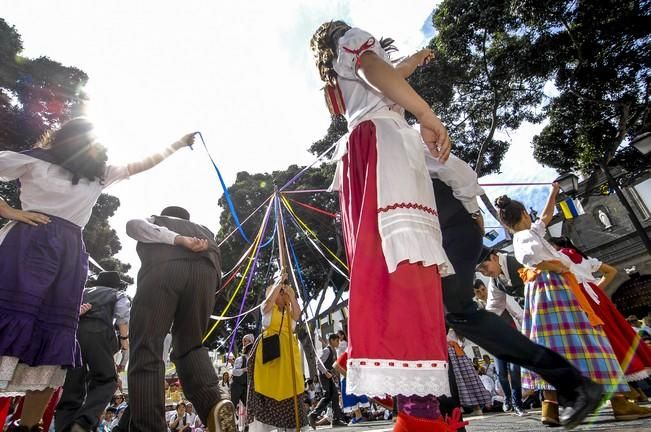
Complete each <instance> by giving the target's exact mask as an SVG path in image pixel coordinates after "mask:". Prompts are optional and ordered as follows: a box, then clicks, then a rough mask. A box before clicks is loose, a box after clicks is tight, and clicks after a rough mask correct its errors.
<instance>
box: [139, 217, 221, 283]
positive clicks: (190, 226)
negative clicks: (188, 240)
mask: <svg viewBox="0 0 651 432" xmlns="http://www.w3.org/2000/svg"><path fill="white" fill-rule="evenodd" d="M154 224H156V225H158V226H162V227H165V228H168V229H170V230H171V231H174V232H176V233H178V234H179V235H182V236H187V237H196V238H199V239H206V240H208V250H207V251H204V252H199V253H197V252H192V251H189V250H187V249H185V248H184V247H181V246H174V245H167V244H161V243H142V242H138V246H136V251H137V252H138V256H139V257H140V261H141V262H142V267H141V268H140V271H141V272H143V273H142V274H145V273H146V272H147V271H149V270H152V269H154V268H156V267H158V266H160V265H162V264H165V263H166V262H169V261H177V260H187V261H194V260H205V261H206V262H207V263H209V264H210V265H212V266H213V267H214V268H215V270H217V273H218V274H220V273H221V263H220V254H219V247H218V246H217V243H216V242H215V236H214V234H213V233H212V232H210V230H209V229H208V228H206V227H204V226H201V225H198V224H196V223H193V222H190V221H188V220H185V219H179V218H175V217H167V216H154Z"/></svg>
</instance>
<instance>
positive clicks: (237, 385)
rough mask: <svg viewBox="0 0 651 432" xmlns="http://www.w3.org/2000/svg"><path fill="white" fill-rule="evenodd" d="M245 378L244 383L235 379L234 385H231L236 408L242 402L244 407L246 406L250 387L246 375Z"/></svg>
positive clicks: (232, 399) (232, 398) (232, 400)
mask: <svg viewBox="0 0 651 432" xmlns="http://www.w3.org/2000/svg"><path fill="white" fill-rule="evenodd" d="M244 377H245V379H244V383H241V382H239V381H238V380H236V379H235V378H233V383H232V384H231V402H233V405H235V406H237V403H238V402H242V405H244V406H246V393H247V389H248V385H247V384H246V374H245V375H244ZM236 378H237V377H236Z"/></svg>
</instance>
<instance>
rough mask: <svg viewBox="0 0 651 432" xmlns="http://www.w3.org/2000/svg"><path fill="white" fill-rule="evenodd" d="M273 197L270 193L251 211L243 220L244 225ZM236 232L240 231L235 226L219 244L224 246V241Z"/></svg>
mask: <svg viewBox="0 0 651 432" xmlns="http://www.w3.org/2000/svg"><path fill="white" fill-rule="evenodd" d="M272 197H273V195H269V196H268V197H267V198H266V199H265V200H264V201H262V204H260V205H259V206H258V207H257V208H256V209H255V210H253V211H252V212H251V214H249V215H248V216H247V217H246V219H244V220H243V221H242V225H244V224H245V223H247V221H248V220H249V219H251V218H252V217H253V215H254V214H256V213H257V212H258V211H259V210H260V209H261V208H262V207H264V205H265V204H266V203H267V202H268V201H269V200H270V199H271V198H272ZM236 232H238V231H237V228H235V229H234V230H232V231H231V232H229V233H228V235H227V236H226V237H224V239H223V240H222V241H221V242H219V244H218V245H217V246H219V247H221V246H222V245H223V244H224V243H226V241H227V240H228V239H229V238H231V237H232V236H233V234H235V233H236Z"/></svg>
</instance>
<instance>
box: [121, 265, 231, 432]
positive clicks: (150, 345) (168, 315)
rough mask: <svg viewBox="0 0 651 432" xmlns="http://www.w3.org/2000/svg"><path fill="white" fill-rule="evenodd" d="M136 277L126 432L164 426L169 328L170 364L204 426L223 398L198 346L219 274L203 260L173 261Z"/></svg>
mask: <svg viewBox="0 0 651 432" xmlns="http://www.w3.org/2000/svg"><path fill="white" fill-rule="evenodd" d="M142 273H143V272H142V270H141V273H140V274H138V290H137V292H136V296H135V298H134V299H133V304H132V306H131V322H130V324H129V339H130V343H131V350H130V353H129V406H130V414H131V422H130V431H132V432H133V431H135V432H160V431H164V430H167V425H166V424H165V389H164V378H165V364H164V362H163V342H164V339H165V336H166V335H167V333H168V331H169V329H170V326H172V354H171V356H170V358H171V360H172V361H173V362H174V364H175V365H176V372H177V373H178V376H179V379H180V380H181V385H182V386H183V392H184V393H185V396H186V397H187V398H188V399H189V400H190V402H192V404H193V405H194V407H195V408H196V410H197V414H198V415H199V417H200V418H201V421H202V422H203V423H204V424H207V418H208V414H209V412H210V410H211V409H212V407H213V406H215V404H217V402H218V401H219V400H221V399H222V395H221V392H220V390H219V381H218V379H217V375H216V373H215V369H214V367H213V365H212V364H211V362H210V358H209V357H208V350H207V349H206V348H204V347H203V346H202V342H201V341H202V339H203V336H204V334H205V332H206V329H207V327H208V323H209V318H210V314H211V313H212V310H213V306H214V303H215V288H216V287H217V285H218V274H217V271H216V270H215V268H214V267H213V266H211V265H210V264H209V263H208V261H204V260H196V261H194V260H178V261H171V262H167V263H165V265H161V266H158V267H156V268H155V269H151V270H149V271H147V272H145V273H144V274H142Z"/></svg>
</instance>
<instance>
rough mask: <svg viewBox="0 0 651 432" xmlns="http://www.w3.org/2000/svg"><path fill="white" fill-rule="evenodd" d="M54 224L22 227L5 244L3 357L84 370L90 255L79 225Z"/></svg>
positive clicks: (0, 301)
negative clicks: (83, 318)
mask: <svg viewBox="0 0 651 432" xmlns="http://www.w3.org/2000/svg"><path fill="white" fill-rule="evenodd" d="M50 219H51V220H52V222H51V223H49V224H46V225H38V226H31V225H27V224H24V223H18V224H16V225H15V226H14V227H13V228H12V229H11V230H10V231H9V233H8V234H7V236H6V237H5V239H4V241H3V242H2V244H0V356H10V357H17V358H18V359H20V361H21V362H22V363H25V364H27V365H29V366H43V365H51V366H64V367H66V366H68V367H78V366H80V365H81V351H80V350H79V343H78V342H77V326H78V324H79V306H80V304H81V296H82V291H83V289H84V284H85V282H86V278H87V276H88V254H87V253H86V248H85V246H84V241H83V239H82V237H81V228H80V227H79V226H77V225H75V224H73V223H71V222H68V221H66V220H64V219H61V218H57V217H53V216H50Z"/></svg>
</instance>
